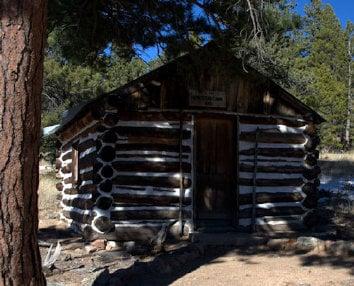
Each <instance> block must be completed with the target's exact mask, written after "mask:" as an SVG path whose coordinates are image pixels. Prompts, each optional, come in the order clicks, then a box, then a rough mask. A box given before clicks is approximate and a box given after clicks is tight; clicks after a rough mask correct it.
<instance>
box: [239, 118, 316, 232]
mask: <svg viewBox="0 0 354 286" xmlns="http://www.w3.org/2000/svg"><path fill="white" fill-rule="evenodd" d="M240 121H241V123H240V124H239V130H238V133H239V135H241V134H242V133H244V132H247V133H248V134H252V133H255V132H256V130H257V128H258V130H259V131H258V132H259V133H262V134H264V133H272V134H274V133H276V132H278V133H287V134H299V135H301V136H302V137H303V142H301V143H300V142H296V143H295V144H294V143H292V142H290V143H286V142H284V141H286V140H287V139H286V137H285V136H284V137H279V138H280V139H278V142H279V143H277V139H276V138H273V139H271V140H272V141H275V142H272V143H268V142H264V141H267V134H266V135H265V136H263V138H261V141H260V142H258V148H259V149H262V148H263V149H264V148H269V150H274V152H273V153H272V152H267V153H266V155H265V154H262V155H260V156H257V169H258V168H259V169H261V170H263V172H262V171H257V173H256V182H258V179H265V180H263V181H261V182H262V183H263V185H258V184H257V185H256V187H255V192H256V200H257V196H260V195H263V196H264V195H265V194H269V195H267V196H268V198H269V202H266V203H256V205H255V206H254V207H255V208H256V220H255V223H256V225H258V226H264V225H269V226H272V227H273V226H283V225H288V224H294V223H295V224H299V223H300V224H301V223H302V220H303V218H304V216H305V215H306V213H307V212H308V211H309V209H308V208H306V207H305V206H304V201H305V200H306V198H307V197H308V195H307V194H306V193H305V192H304V191H303V189H304V186H306V185H307V184H308V183H310V184H314V185H316V183H317V180H318V179H317V177H318V175H319V168H318V167H317V166H316V165H315V164H312V165H309V164H308V163H307V162H306V161H305V160H306V158H307V157H306V156H308V155H307V154H309V153H310V155H312V154H311V153H312V152H313V151H314V150H315V147H316V146H317V144H318V141H316V140H314V144H310V145H311V146H310V148H308V146H309V144H308V142H309V141H310V140H311V136H310V134H309V132H308V130H309V129H311V128H309V126H308V124H307V122H305V121H302V120H300V119H299V120H297V121H298V122H297V123H296V124H295V125H297V126H296V127H294V126H290V127H289V126H286V125H284V124H266V123H267V122H265V124H262V123H261V122H259V119H258V122H255V123H250V121H252V120H247V122H246V123H242V117H241V119H240ZM254 121H257V119H256V118H255V119H254ZM275 137H276V134H275ZM241 138H242V136H241ZM244 138H245V140H240V141H239V152H242V151H246V152H248V153H249V154H247V155H243V154H242V153H241V155H239V164H240V165H241V170H240V172H239V178H240V181H241V182H246V180H242V179H252V178H253V172H252V169H253V168H254V153H252V152H254V151H253V150H254V148H255V140H252V138H251V136H244ZM292 138H295V137H292ZM299 139H300V138H296V140H297V141H299ZM290 141H291V140H290ZM282 149H284V150H290V151H288V152H287V153H286V154H282V152H281V150H282ZM250 150H252V151H251V152H250ZM291 150H294V155H295V156H294V157H291ZM298 150H301V151H302V152H303V155H302V154H301V153H300V152H297V151H298ZM284 153H285V152H284ZM301 155H302V156H301ZM314 157H316V155H314ZM242 169H243V170H247V171H242ZM284 170H286V172H285V171H284ZM292 170H294V172H292ZM309 171H312V173H310V175H308V172H309ZM304 173H306V174H307V175H306V176H307V177H309V179H306V178H305V177H304ZM289 178H298V179H301V180H302V183H301V184H294V185H292V184H290V185H289V186H276V185H274V186H272V185H271V184H270V185H269V186H267V181H266V180H269V182H271V181H272V180H286V179H289ZM289 182H290V181H289ZM238 188H239V195H240V197H242V196H246V198H248V201H249V196H250V195H251V194H252V192H253V186H250V185H239V187H238ZM313 192H315V190H313ZM294 194H298V195H297V196H295V197H294ZM286 198H291V199H293V200H292V201H288V202H286V201H285V202H284V201H279V202H277V201H275V202H274V201H273V202H272V200H277V199H286ZM246 200H247V199H245V200H244V201H246ZM294 200H296V201H294ZM252 208H253V205H252V204H240V206H239V211H240V216H239V225H240V226H244V227H249V226H251V223H252V218H251V217H247V214H248V215H249V214H250V213H251V211H250V210H251V209H252ZM289 208H290V209H292V210H293V212H294V214H292V213H291V212H289ZM271 210H274V211H271ZM243 211H244V216H243V215H242V214H243ZM287 212H288V213H287Z"/></svg>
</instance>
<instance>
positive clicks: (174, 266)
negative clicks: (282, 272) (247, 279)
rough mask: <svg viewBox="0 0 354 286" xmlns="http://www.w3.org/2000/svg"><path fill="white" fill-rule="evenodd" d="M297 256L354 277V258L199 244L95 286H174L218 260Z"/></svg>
mask: <svg viewBox="0 0 354 286" xmlns="http://www.w3.org/2000/svg"><path fill="white" fill-rule="evenodd" d="M259 255H263V256H269V257H273V258H274V257H279V256H297V257H299V258H300V261H301V264H302V266H320V265H327V266H331V267H333V268H344V269H347V270H348V272H349V273H350V275H354V259H353V257H343V256H335V255H331V254H328V255H327V254H321V255H319V254H318V255H317V254H313V255H310V254H307V255H305V253H304V252H302V253H296V252H294V251H293V252H285V251H281V250H277V251H274V250H269V248H268V249H267V248H265V247H264V246H256V247H221V246H209V247H201V246H200V245H197V244H189V245H187V246H185V247H183V248H180V249H178V250H177V251H174V252H172V253H163V254H161V255H159V256H157V257H156V258H155V259H154V260H153V261H150V262H145V263H144V262H136V263H134V264H133V265H132V266H131V267H129V268H126V269H119V270H117V271H115V272H114V273H111V274H110V273H109V272H108V270H106V271H104V272H102V273H101V274H100V275H99V276H98V277H97V278H96V280H95V282H94V283H93V285H95V286H99V285H154V286H160V285H161V286H162V285H170V284H171V283H173V282H174V281H176V280H178V279H179V278H181V277H183V276H185V275H186V274H188V273H190V272H193V271H195V270H196V269H198V268H199V267H201V266H203V265H208V264H215V263H223V261H222V260H221V261H220V260H219V261H218V260H217V259H218V258H221V257H225V256H231V257H232V256H235V257H238V258H239V261H241V262H242V263H244V264H248V265H250V264H257V262H254V261H252V257H254V256H259Z"/></svg>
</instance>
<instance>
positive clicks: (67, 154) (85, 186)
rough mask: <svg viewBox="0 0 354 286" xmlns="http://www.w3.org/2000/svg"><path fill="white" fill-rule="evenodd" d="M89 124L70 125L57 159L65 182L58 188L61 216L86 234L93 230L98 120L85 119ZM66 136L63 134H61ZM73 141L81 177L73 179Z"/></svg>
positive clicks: (58, 167)
mask: <svg viewBox="0 0 354 286" xmlns="http://www.w3.org/2000/svg"><path fill="white" fill-rule="evenodd" d="M85 124H86V126H81V125H80V126H78V127H77V128H75V127H74V126H72V127H70V130H72V133H69V132H68V131H67V132H66V133H65V141H63V142H62V145H61V148H60V150H59V157H58V158H57V161H56V167H57V169H58V174H59V176H60V177H61V179H62V181H61V182H60V183H58V184H57V189H58V190H59V191H61V193H62V201H61V205H62V207H63V209H62V212H61V217H62V218H63V219H65V220H66V221H67V222H68V224H69V226H70V227H72V228H73V229H75V230H76V231H78V232H81V233H83V234H84V235H85V236H86V235H87V236H88V235H90V233H91V223H92V208H93V205H94V196H95V193H96V186H95V185H94V182H93V180H94V177H95V173H94V169H93V166H94V164H93V163H94V160H95V157H96V156H97V152H96V138H97V136H98V134H99V131H98V129H99V124H98V121H97V120H94V121H90V122H85ZM62 137H63V136H62ZM73 144H76V147H75V148H77V150H78V154H79V158H78V166H77V167H78V172H79V179H78V181H77V182H74V181H73V168H74V166H73V162H72V156H73Z"/></svg>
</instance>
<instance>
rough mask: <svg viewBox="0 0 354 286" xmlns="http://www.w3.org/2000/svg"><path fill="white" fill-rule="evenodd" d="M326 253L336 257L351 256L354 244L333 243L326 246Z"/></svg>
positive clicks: (347, 242) (353, 251)
mask: <svg viewBox="0 0 354 286" xmlns="http://www.w3.org/2000/svg"><path fill="white" fill-rule="evenodd" d="M327 252H328V253H329V254H331V255H336V256H347V255H349V256H351V255H353V254H354V243H353V242H351V241H344V240H338V241H333V242H332V243H330V244H329V245H328V246H327Z"/></svg>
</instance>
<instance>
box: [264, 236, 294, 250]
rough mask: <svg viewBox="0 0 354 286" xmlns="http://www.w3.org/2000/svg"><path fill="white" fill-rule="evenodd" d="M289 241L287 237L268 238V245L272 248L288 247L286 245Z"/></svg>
mask: <svg viewBox="0 0 354 286" xmlns="http://www.w3.org/2000/svg"><path fill="white" fill-rule="evenodd" d="M288 243H289V239H287V238H274V239H270V240H268V242H267V244H266V246H267V247H268V248H269V249H271V250H282V249H285V248H286V245H287V244H288Z"/></svg>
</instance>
